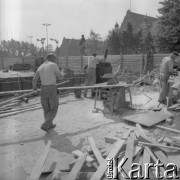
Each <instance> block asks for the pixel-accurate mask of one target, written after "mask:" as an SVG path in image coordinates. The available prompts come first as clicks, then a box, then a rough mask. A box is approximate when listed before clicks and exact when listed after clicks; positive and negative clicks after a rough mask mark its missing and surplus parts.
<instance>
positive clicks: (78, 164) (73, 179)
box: [67, 153, 87, 180]
mask: <svg viewBox="0 0 180 180" xmlns="http://www.w3.org/2000/svg"><path fill="white" fill-rule="evenodd" d="M86 157H87V154H86V153H85V154H83V155H82V156H81V157H79V159H78V160H77V162H76V164H75V165H74V166H73V168H72V170H71V172H70V173H69V175H68V177H67V180H76V178H77V176H78V174H79V171H80V170H81V168H82V166H83V164H84V162H85V160H86Z"/></svg>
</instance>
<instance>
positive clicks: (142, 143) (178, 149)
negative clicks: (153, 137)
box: [138, 141, 180, 151]
mask: <svg viewBox="0 0 180 180" xmlns="http://www.w3.org/2000/svg"><path fill="white" fill-rule="evenodd" d="M138 144H139V145H144V146H150V147H157V148H167V149H172V150H177V151H180V148H179V147H174V146H165V145H161V144H158V143H155V144H152V143H146V142H140V141H139V142H138Z"/></svg>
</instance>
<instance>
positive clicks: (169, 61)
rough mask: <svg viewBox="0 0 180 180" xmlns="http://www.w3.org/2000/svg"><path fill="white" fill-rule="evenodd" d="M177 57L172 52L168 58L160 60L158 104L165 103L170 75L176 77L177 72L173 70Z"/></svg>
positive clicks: (175, 53) (176, 54)
mask: <svg viewBox="0 0 180 180" xmlns="http://www.w3.org/2000/svg"><path fill="white" fill-rule="evenodd" d="M178 57H179V54H178V53H177V52H172V53H171V54H170V56H169V57H165V58H164V59H163V60H162V63H161V67H160V77H159V78H160V95H159V100H158V101H159V102H160V103H165V102H166V97H167V95H168V92H169V84H168V80H169V77H170V75H177V71H175V70H174V69H173V66H174V62H175V61H176V60H177V58H178Z"/></svg>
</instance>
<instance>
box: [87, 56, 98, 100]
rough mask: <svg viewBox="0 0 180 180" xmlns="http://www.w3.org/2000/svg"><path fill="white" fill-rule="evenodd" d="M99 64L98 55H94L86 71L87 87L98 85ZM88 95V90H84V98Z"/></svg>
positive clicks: (92, 91)
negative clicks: (97, 71)
mask: <svg viewBox="0 0 180 180" xmlns="http://www.w3.org/2000/svg"><path fill="white" fill-rule="evenodd" d="M97 63H98V60H97V58H96V53H94V54H93V55H92V56H90V57H89V59H88V66H87V69H86V73H87V74H86V76H87V77H86V80H85V86H92V85H94V84H95V83H96V65H97ZM91 93H92V94H91V95H92V96H93V93H94V90H93V89H91ZM86 95H87V89H84V97H86Z"/></svg>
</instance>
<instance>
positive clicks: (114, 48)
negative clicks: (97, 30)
mask: <svg viewBox="0 0 180 180" xmlns="http://www.w3.org/2000/svg"><path fill="white" fill-rule="evenodd" d="M107 44H108V47H109V49H110V53H111V54H119V53H120V52H119V50H120V37H119V33H118V32H117V31H116V30H115V29H113V30H112V31H109V34H108V38H107Z"/></svg>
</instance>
